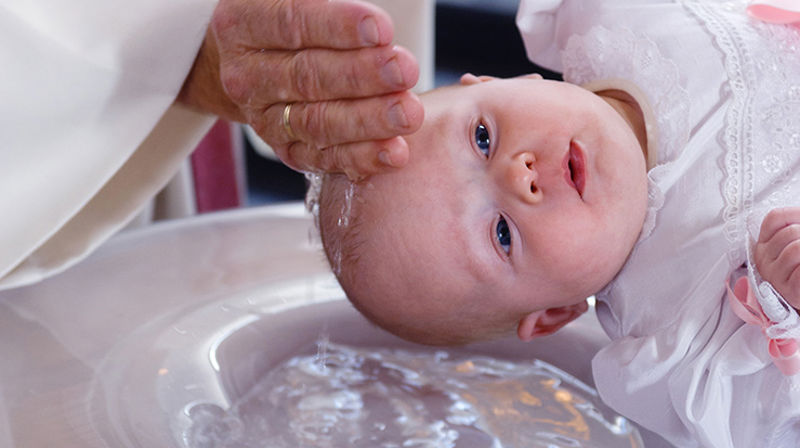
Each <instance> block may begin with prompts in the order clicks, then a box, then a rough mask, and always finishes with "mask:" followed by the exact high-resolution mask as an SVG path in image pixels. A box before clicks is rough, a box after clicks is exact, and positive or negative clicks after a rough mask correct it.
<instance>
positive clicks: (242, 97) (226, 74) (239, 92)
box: [220, 62, 251, 104]
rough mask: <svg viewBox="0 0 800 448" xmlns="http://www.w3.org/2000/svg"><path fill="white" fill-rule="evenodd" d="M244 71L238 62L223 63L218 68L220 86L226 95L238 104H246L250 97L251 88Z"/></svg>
mask: <svg viewBox="0 0 800 448" xmlns="http://www.w3.org/2000/svg"><path fill="white" fill-rule="evenodd" d="M245 73H246V71H245V70H244V69H243V67H242V66H241V63H238V62H230V63H226V64H223V66H222V67H221V70H220V81H221V83H222V88H223V89H224V90H225V93H227V94H228V97H229V98H230V99H231V100H232V101H233V102H235V103H238V104H247V102H248V100H249V97H250V91H251V89H250V88H249V81H248V79H247V76H246V74H245Z"/></svg>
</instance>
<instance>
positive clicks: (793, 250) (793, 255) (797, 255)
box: [781, 241, 800, 262]
mask: <svg viewBox="0 0 800 448" xmlns="http://www.w3.org/2000/svg"><path fill="white" fill-rule="evenodd" d="M781 258H783V259H784V260H785V262H800V241H793V242H791V243H789V244H788V245H787V246H786V248H785V249H784V250H783V256H782V257H781Z"/></svg>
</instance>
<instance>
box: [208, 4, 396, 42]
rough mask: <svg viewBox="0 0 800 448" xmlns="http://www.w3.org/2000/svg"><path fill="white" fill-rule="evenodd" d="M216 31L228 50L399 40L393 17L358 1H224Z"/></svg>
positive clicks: (216, 14) (216, 19) (214, 26)
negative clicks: (395, 36)
mask: <svg viewBox="0 0 800 448" xmlns="http://www.w3.org/2000/svg"><path fill="white" fill-rule="evenodd" d="M211 27H212V29H213V30H214V33H215V35H216V36H217V39H218V40H219V42H220V45H221V47H223V48H229V49H232V48H234V47H236V48H240V49H267V50H288V49H295V50H296V49H301V48H313V47H317V48H338V49H352V48H361V47H372V46H379V45H388V44H389V43H390V42H391V41H392V39H393V37H394V27H393V25H392V19H391V17H390V16H389V14H387V13H386V12H385V11H383V10H382V9H380V8H379V7H377V6H375V5H372V4H370V3H366V2H361V1H353V0H340V1H329V0H255V1H254V0H227V1H225V0H223V1H221V2H220V3H219V5H218V6H217V9H216V10H215V11H214V16H213V17H212V21H211Z"/></svg>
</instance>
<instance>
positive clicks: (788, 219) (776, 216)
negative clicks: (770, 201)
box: [758, 207, 800, 243]
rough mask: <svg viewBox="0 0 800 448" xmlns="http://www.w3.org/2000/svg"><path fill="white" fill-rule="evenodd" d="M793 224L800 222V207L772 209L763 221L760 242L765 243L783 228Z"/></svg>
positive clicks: (759, 235)
mask: <svg viewBox="0 0 800 448" xmlns="http://www.w3.org/2000/svg"><path fill="white" fill-rule="evenodd" d="M792 224H800V207H786V208H776V209H774V210H771V211H770V212H769V213H768V214H767V216H766V217H765V218H764V221H763V222H762V223H761V230H760V231H759V234H758V242H759V243H764V242H767V241H769V240H770V239H772V237H773V236H775V234H776V233H778V232H779V231H780V230H781V229H783V228H784V227H786V226H789V225H792Z"/></svg>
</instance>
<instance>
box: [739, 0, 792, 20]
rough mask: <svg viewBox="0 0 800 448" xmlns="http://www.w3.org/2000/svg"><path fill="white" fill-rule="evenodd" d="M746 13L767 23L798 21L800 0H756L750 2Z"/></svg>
mask: <svg viewBox="0 0 800 448" xmlns="http://www.w3.org/2000/svg"><path fill="white" fill-rule="evenodd" d="M747 13H748V14H750V16H751V17H754V18H756V19H758V20H762V21H764V22H768V23H780V24H789V23H795V24H796V23H800V0H757V1H753V2H751V3H750V5H749V6H748V7H747Z"/></svg>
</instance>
